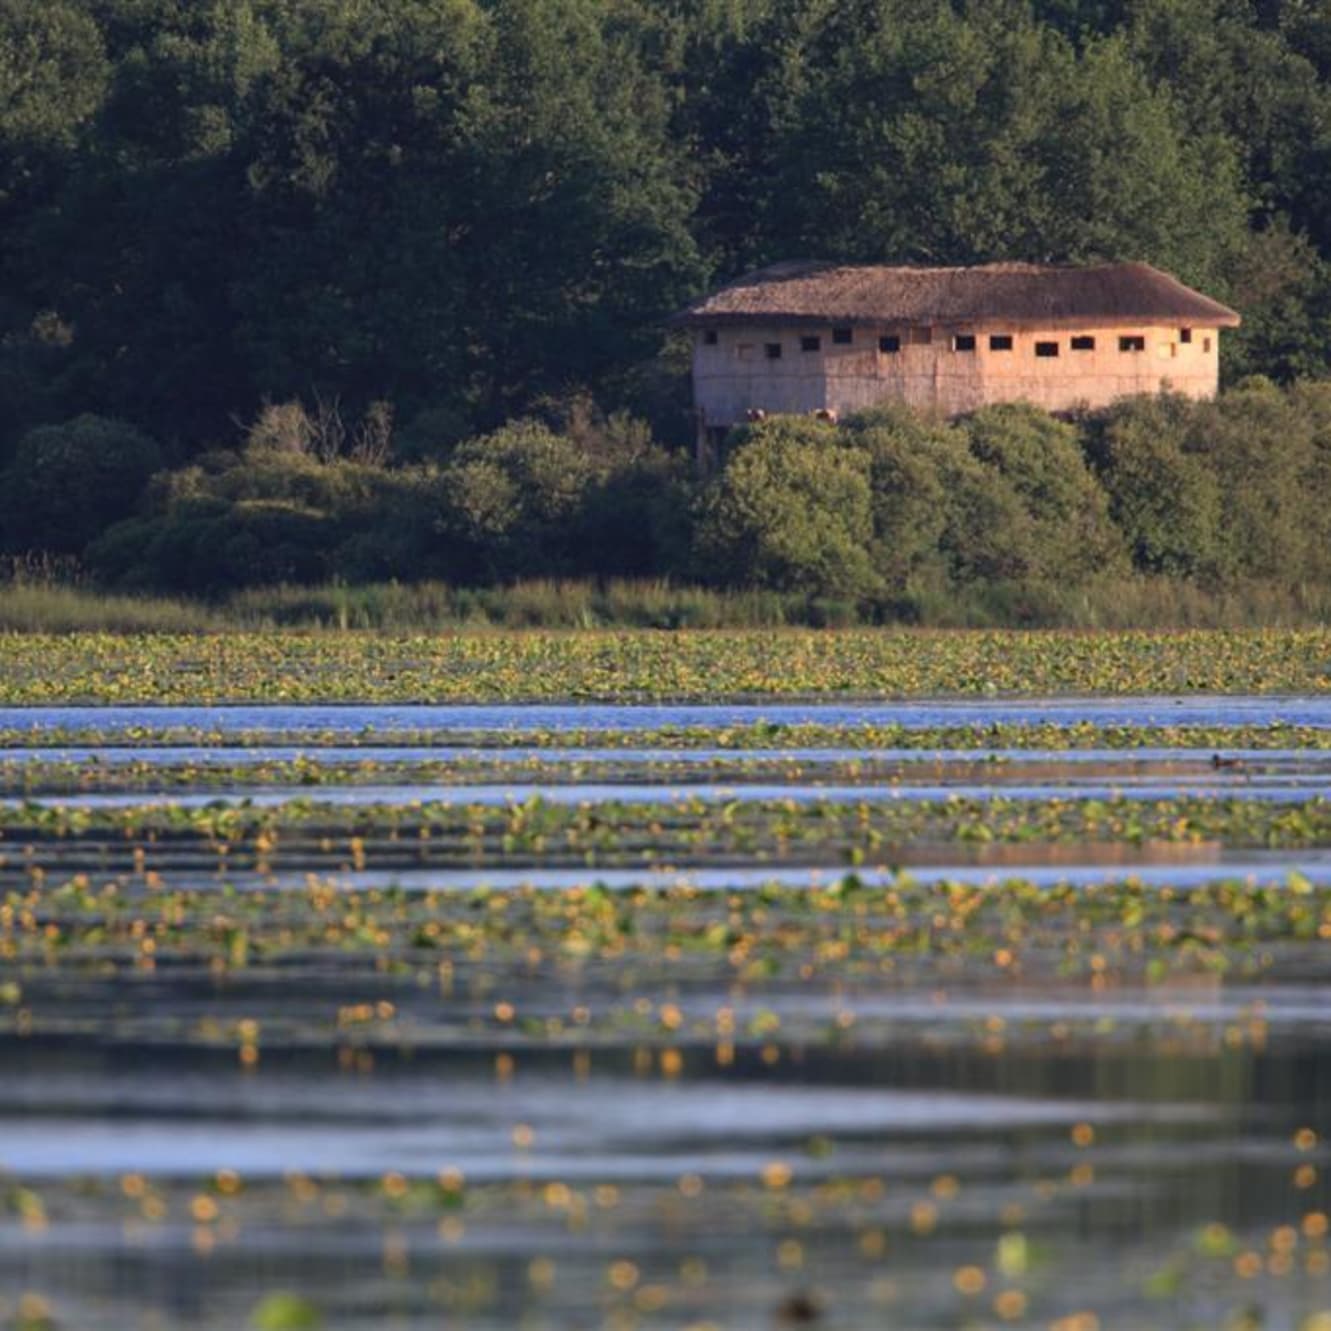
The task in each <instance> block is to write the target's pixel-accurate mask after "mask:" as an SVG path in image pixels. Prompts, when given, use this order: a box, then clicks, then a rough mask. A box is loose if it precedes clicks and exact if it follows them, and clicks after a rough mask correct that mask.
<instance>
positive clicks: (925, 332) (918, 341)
mask: <svg viewBox="0 0 1331 1331" xmlns="http://www.w3.org/2000/svg"><path fill="white" fill-rule="evenodd" d="M910 340H911V342H912V343H913V344H914V345H915V346H917V347H927V346H928V345H929V344H930V343H931V342H932V341H933V340H934V330H933V329H932V328H912V329H911V330H910Z"/></svg>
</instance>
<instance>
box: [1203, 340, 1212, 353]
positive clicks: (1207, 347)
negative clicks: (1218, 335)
mask: <svg viewBox="0 0 1331 1331" xmlns="http://www.w3.org/2000/svg"><path fill="white" fill-rule="evenodd" d="M1202 350H1203V351H1207V352H1209V351H1210V350H1211V339H1210V338H1209V337H1204V338H1202Z"/></svg>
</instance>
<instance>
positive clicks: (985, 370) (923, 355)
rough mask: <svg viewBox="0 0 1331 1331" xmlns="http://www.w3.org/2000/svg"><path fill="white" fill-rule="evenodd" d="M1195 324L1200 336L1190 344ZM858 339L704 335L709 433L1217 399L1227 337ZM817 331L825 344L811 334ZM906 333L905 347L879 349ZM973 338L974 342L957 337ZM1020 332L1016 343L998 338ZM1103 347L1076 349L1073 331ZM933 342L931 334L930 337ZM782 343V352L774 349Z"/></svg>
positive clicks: (697, 376) (881, 333)
mask: <svg viewBox="0 0 1331 1331" xmlns="http://www.w3.org/2000/svg"><path fill="white" fill-rule="evenodd" d="M1185 332H1190V334H1191V340H1190V341H1185V340H1184V336H1185ZM851 335H852V341H851V343H850V344H849V345H838V344H836V343H834V341H833V330H832V328H831V326H828V327H825V328H819V327H812V326H773V325H768V326H762V325H754V326H753V327H738V326H736V327H723V328H718V329H716V330H715V333H714V336H715V342H709V341H708V334H707V333H705V332H704V331H703V330H698V331H696V332H695V334H694V352H693V389H694V405H695V407H696V408H697V410H698V412H699V426H700V429H704V430H705V429H713V430H715V429H720V428H724V427H728V426H731V425H735V424H738V423H739V422H741V421H743V420H744V419H745V416H746V414H747V413H748V412H749V411H750V410H752V409H755V408H757V409H761V410H763V411H765V412H772V413H775V412H782V413H796V414H804V413H809V412H814V411H819V410H832V411H835V412H836V413H838V414H839V415H845V414H848V413H850V412H853V411H858V410H861V409H863V408H865V407H870V406H874V405H876V404H878V403H881V402H885V401H904V402H907V403H909V404H910V405H912V406H916V407H932V408H936V409H938V410H940V411H942V412H944V413H946V414H948V415H958V414H960V413H962V412H967V411H973V410H975V409H976V408H977V407H982V406H985V405H987V404H989V403H993V402H1012V401H1018V400H1022V401H1027V402H1033V403H1035V404H1037V405H1038V406H1042V407H1045V408H1047V409H1048V410H1050V411H1063V410H1068V409H1070V408H1073V407H1077V406H1090V407H1101V406H1105V405H1106V404H1107V403H1110V402H1112V401H1114V399H1116V398H1119V397H1124V396H1127V395H1129V394H1133V393H1157V392H1160V391H1161V390H1162V389H1163V390H1169V391H1172V392H1176V393H1183V394H1185V395H1187V396H1188V397H1196V398H1205V397H1213V396H1214V395H1215V393H1216V390H1217V387H1218V382H1219V344H1220V339H1219V333H1218V330H1217V329H1214V328H1193V329H1191V330H1183V329H1180V328H1177V327H1159V326H1154V327H1153V326H1141V325H1123V326H1115V327H1085V328H1082V327H1075V328H1074V327H1064V328H1056V329H1048V330H1041V329H1032V328H1015V327H1003V326H999V325H985V326H983V327H974V328H966V327H958V328H932V329H912V328H897V327H893V326H890V325H884V326H883V327H881V328H869V327H865V326H857V327H855V328H854V329H852V330H851ZM807 337H817V338H818V339H819V343H820V345H819V348H818V349H817V350H816V351H805V350H802V349H801V339H802V338H807ZM881 337H889V338H890V337H895V338H897V339H898V340H899V343H900V350H898V351H895V352H891V351H882V350H880V349H879V339H880V338H881ZM958 337H961V338H965V337H972V338H973V339H974V350H969V351H967V350H959V349H958V343H957V338H958ZM994 337H999V338H1002V337H1009V338H1011V340H1012V347H1011V350H998V349H995V347H994V346H993V345H991V341H990V339H991V338H994ZM1074 337H1075V338H1079V339H1083V338H1090V339H1092V340H1093V343H1094V346H1093V349H1091V350H1075V351H1074V350H1073V349H1072V340H1073V338H1074ZM1122 337H1135V338H1140V339H1142V343H1143V348H1144V349H1143V350H1140V351H1135V350H1133V351H1123V350H1120V346H1119V340H1120V338H1122ZM926 338H927V339H928V340H927V341H925V339H926ZM1037 343H1054V344H1056V345H1057V348H1058V354H1057V355H1056V356H1040V355H1037V354H1036V344H1037ZM769 344H770V345H779V346H780V348H781V354H780V357H779V359H771V358H769V356H768V352H767V347H768V346H769Z"/></svg>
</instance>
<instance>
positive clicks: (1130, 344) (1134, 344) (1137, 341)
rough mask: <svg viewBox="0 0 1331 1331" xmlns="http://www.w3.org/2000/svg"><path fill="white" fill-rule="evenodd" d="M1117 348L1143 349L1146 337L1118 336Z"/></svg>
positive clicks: (1144, 348) (1122, 349)
mask: <svg viewBox="0 0 1331 1331" xmlns="http://www.w3.org/2000/svg"><path fill="white" fill-rule="evenodd" d="M1118 349H1119V350H1120V351H1145V350H1146V339H1145V338H1144V337H1120V338H1119V340H1118Z"/></svg>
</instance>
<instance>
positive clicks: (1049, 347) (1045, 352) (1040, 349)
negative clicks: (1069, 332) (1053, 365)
mask: <svg viewBox="0 0 1331 1331" xmlns="http://www.w3.org/2000/svg"><path fill="white" fill-rule="evenodd" d="M1035 354H1036V355H1037V356H1057V355H1058V343H1057V342H1037V343H1036V344H1035Z"/></svg>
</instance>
